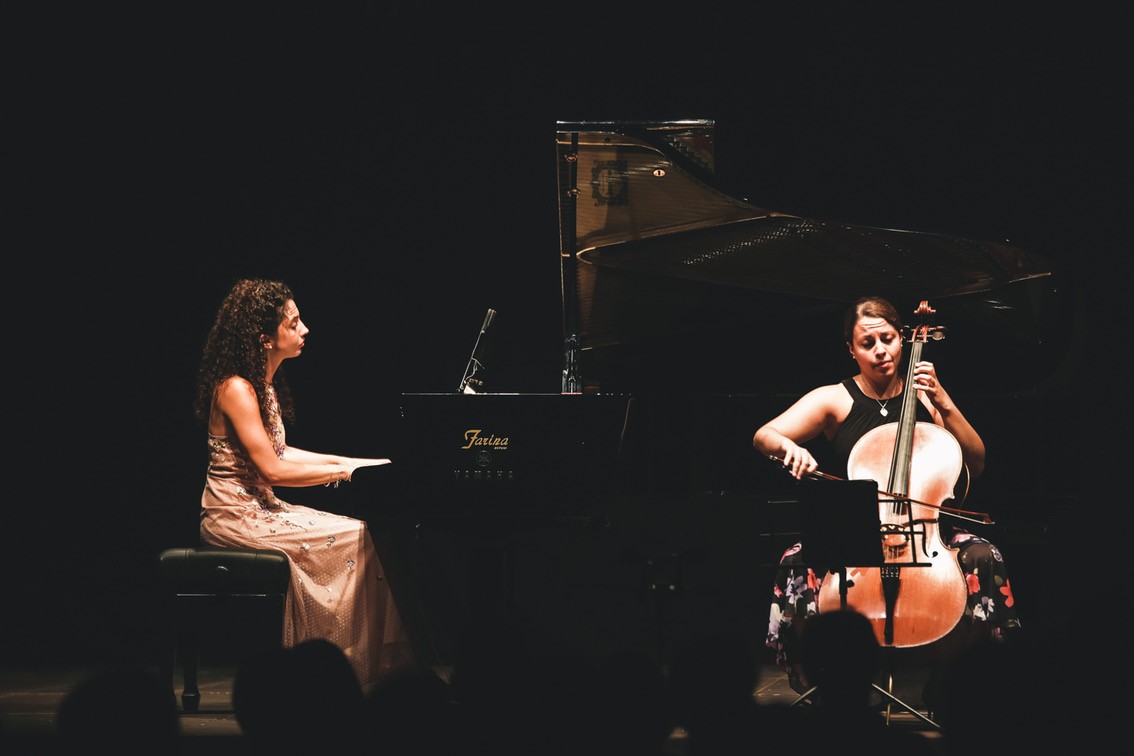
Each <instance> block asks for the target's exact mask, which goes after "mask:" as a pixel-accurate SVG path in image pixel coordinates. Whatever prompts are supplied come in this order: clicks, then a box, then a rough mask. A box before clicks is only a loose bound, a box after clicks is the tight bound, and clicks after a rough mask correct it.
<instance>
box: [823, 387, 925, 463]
mask: <svg viewBox="0 0 1134 756" xmlns="http://www.w3.org/2000/svg"><path fill="white" fill-rule="evenodd" d="M842 385H843V388H845V389H846V390H847V393H849V394H850V395H851V399H853V400H854V404H853V405H851V410H850V412H849V413H848V414H847V419H846V420H844V421H843V424H842V425H840V426H839V429H838V430H837V431H835V435H834V436H832V437H831V455H830V460H829V461H830V463H831V466H830V467H829V468H828V469H830V470H831V471H832V472H831V474H832V475H838V476H840V477H844V478H845V477H846V475H847V460H849V459H850V453H851V449H853V448H854V445H855V444H857V443H858V440H859V439H860V438H862V437H863V436H864V435H866V433H867V431H870V430H873V429H874V428H877V427H878V426H879V425H885V424H886V423H896V422H898V417H899V415H901V414H902V402H903V401H905V400H904V398H903V397H904V396H905V393H906V387H905V385H904V383H903V385H902V393H900V394H897V395H895V396H894V397H892V398H890V399H887V400H886V412H887V413H888V414H886V415H883V414H882V413H881V412H879V410H880V409H881V407H880V406H879V404H878V401H877V400H876V399H871V398H870V397H869V396H867V395H866V394H864V393H862V389H860V388H859V387H858V384H857V383H855V382H854V379H853V378H847V379H846V380H845V381H843V382H842ZM914 404H915V406H916V407H917V419H918V421H924V422H927V423H931V422H933V417H932V416H931V415H930V414H929V410H927V409H926V408H925V405H924V404H922V403H921V402H920V401H918V402H915V403H914ZM823 465H824V467H825V468H826V467H827V460H824V462H823ZM836 470H837V472H835V471H836Z"/></svg>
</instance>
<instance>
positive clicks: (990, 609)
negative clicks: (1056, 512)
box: [752, 296, 1020, 693]
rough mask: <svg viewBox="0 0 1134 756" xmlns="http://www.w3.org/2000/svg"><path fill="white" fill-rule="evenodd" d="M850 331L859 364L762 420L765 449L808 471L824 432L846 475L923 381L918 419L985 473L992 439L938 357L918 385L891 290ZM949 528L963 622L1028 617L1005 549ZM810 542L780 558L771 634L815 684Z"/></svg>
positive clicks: (793, 679) (790, 666) (972, 474)
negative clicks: (857, 452) (860, 447)
mask: <svg viewBox="0 0 1134 756" xmlns="http://www.w3.org/2000/svg"><path fill="white" fill-rule="evenodd" d="M843 336H844V339H845V342H846V346H847V349H848V351H849V352H850V356H851V358H852V359H853V360H854V361H855V363H856V364H857V367H858V373H857V374H856V375H854V376H853V377H851V378H847V379H845V380H842V381H840V382H838V383H833V384H829V385H825V386H819V387H818V388H815V389H812V390H811V391H809V392H808V393H806V394H804V395H803V396H802V397H800V398H799V399H798V400H796V401H795V403H794V404H792V405H791V406H790V407H788V408H787V409H786V410H784V411H783V412H782V413H781V414H779V415H777V416H776V417H774V418H772V419H771V420H769V421H768V422H767V423H765V424H764V425H762V426H760V428H759V429H758V430H757V431H756V433H755V434H754V435H753V437H752V444H753V446H754V447H755V448H756V450H757V451H758V452H760V453H761V454H762V455H764V456H767V457H773V458H776V459H778V460H780V461H781V462H782V464H783V466H784V468H785V469H786V470H787V472H789V473H790V474H791V475H792V476H793V477H795V478H802V477H804V476H806V475H809V474H813V473H816V472H817V471H820V462H819V461H818V460H816V458H815V457H814V456H813V454H812V452H811V450H809V449H808V448H807V446H806V445H807V444H808V442H810V441H812V440H814V439H817V438H818V437H819V436H820V435H822V436H823V437H824V438H825V439H826V440H827V442H829V443H828V444H827V445H826V448H827V449H828V453H829V457H828V458H826V459H824V460H823V461H822V473H826V474H830V475H834V476H838V477H843V478H845V477H846V473H847V461H848V458H849V456H850V454H851V450H852V449H853V448H854V446H855V444H856V443H857V442H858V440H859V439H860V438H862V436H863V435H864V434H865V433H867V432H868V431H870V430H871V429H873V428H876V427H878V426H880V425H883V424H885V423H892V422H897V420H898V415H899V412H898V408H900V407H901V406H902V401H903V392H904V391H906V390H907V389H913V390H916V391H917V393H918V400H919V401H917V402H916V403H915V404H916V407H917V419H918V420H919V421H926V422H932V423H934V424H936V425H938V426H941V427H943V428H945V429H946V430H947V431H949V432H950V433H952V435H953V436H954V437H955V438H956V439H957V442H958V443H959V444H960V447H961V455H962V458H963V461H964V464H965V467H966V469H967V471H968V478H969V480H972V479H975V478H976V477H977V476H979V475H980V474H981V472H982V471H983V470H984V457H985V449H984V442H983V441H982V440H981V437H980V435H979V434H978V433H977V432H976V430H975V429H974V428H973V427H972V425H971V424H970V423H969V421H968V420H967V419H966V418H965V415H964V414H963V413H962V412H961V410H960V408H959V407H957V405H956V404H955V403H954V402H953V399H952V397H951V396H950V395H949V393H948V392H947V391H946V390H945V388H944V387H943V386H942V385H941V382H940V381H939V380H938V377H937V368H936V367H935V366H934V364H933V363H932V362H930V361H927V360H925V361H921V362H918V363H917V364H916V365H914V368H913V372H912V376H913V382H914V385H913V386H911V387H907V386H905V385H904V383H905V380H904V378H903V376H902V371H901V370H900V367H901V361H902V319H901V316H900V315H899V314H898V311H897V310H896V309H895V307H894V306H893V305H892V304H891V303H890V302H889V301H887V300H885V299H883V298H881V297H874V296H871V297H863V298H862V299H859V300H858V301H857V302H855V303H854V304H853V305H852V306H851V307H849V308H848V309H847V312H846V316H845V317H844V321H843ZM945 519H946V518H942V525H943V526H945V524H946V523H945ZM942 538H944V539H945V540H946V541H947V543H948V545H949V546H950V547H951V548H953V549H956V550H957V560H958V562H959V563H960V567H961V573H962V575H963V579H964V580H965V583H966V587H967V590H968V599H967V603H966V607H965V610H964V616H963V617H962V618H961V622H962V623H966V624H967V625H968V626H969V628H970V629H971V630H972V631H973V637H981V636H986V637H987V638H989V639H991V640H993V641H1003V640H1004V639H1005V638H1006V636H1007V634H1008V631H1009V629H1010V628H1018V627H1020V619H1019V614H1018V612H1017V609H1016V605H1015V601H1014V599H1013V597H1012V590H1011V584H1010V583H1009V581H1008V570H1007V567H1006V565H1005V563H1004V559H1003V557H1002V556H1001V553H1000V550H999V549H997V548H996V546H995V545H994V544H992V543H990V542H989V541H988V540H986V539H984V538H981V537H979V536H977V535H974V534H972V533H970V532H967V531H965V530H963V529H961V528H959V527H956V526H955V525H953V526H951V527H947V528H946V529H944V530H943V532H942ZM803 548H804V547H803V544H801V543H795V544H793V545H792V546H791V547H790V548H788V549H787V550H786V551H785V552H784V554H783V556H782V557H781V559H780V568H779V570H778V571H777V574H776V580H775V584H774V586H773V598H772V605H771V611H770V613H769V618H768V634H767V636H766V639H765V643H766V645H767V646H768V647H769V648H771V649H772V650H774V651H775V652H776V664H777V665H778V666H779V667H780V668H781V669H783V670H784V672H786V673H787V675H788V680H789V682H790V683H791V686H792V688H793V689H795V690H796V691H798V692H800V693H802V692H804V691H806V690H807V687H808V686H807V684H806V682H805V681H803V680H802V679H800V661H799V659H798V658H797V657H798V650H799V645H798V644H799V633H800V631H801V626H802V624H803V623H804V622H805V620H806V618H807V617H808V616H810V615H814V614H816V613H817V612H818V611H819V604H818V596H819V586H820V583H821V580H822V578H823V575H820V574H817V573H816V572H815V570H813V569H812V567H811V566H804V565H806V557H805V553H804V551H803Z"/></svg>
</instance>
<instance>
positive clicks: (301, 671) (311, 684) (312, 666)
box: [232, 639, 364, 753]
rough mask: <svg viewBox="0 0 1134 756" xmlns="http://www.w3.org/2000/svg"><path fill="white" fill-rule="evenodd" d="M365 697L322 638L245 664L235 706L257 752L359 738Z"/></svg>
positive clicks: (234, 697) (343, 659)
mask: <svg viewBox="0 0 1134 756" xmlns="http://www.w3.org/2000/svg"><path fill="white" fill-rule="evenodd" d="M363 700H364V696H363V692H362V686H361V684H360V683H359V681H358V677H357V675H356V674H355V672H354V669H353V667H351V664H350V660H349V659H347V657H346V654H345V653H344V652H343V650H342V649H341V648H339V647H338V646H337V645H335V644H334V643H332V642H330V641H327V640H323V639H311V640H306V641H303V642H302V643H299V644H297V645H295V646H293V647H291V648H275V649H271V650H269V651H265V652H263V653H260V654H258V655H256V656H254V657H252V658H250V659H248V660H246V661H245V662H244V663H242V664H241V665H240V667H238V668H237V670H236V678H235V680H234V681H233V689H232V706H233V712H234V714H235V716H236V721H237V723H238V724H239V725H240V730H241V732H242V733H243V734H244V735H245V737H246V738H247V740H248V741H249V744H250V748H251V750H252V751H253V752H254V753H263V752H273V753H275V752H276V751H277V750H278V749H280V748H285V749H289V750H290V749H294V748H298V747H307V746H318V745H324V746H325V745H326V743H327V738H328V737H329V735H330V734H332V733H333V734H334V736H335V737H336V738H345V737H347V736H350V737H352V738H353V737H354V736H355V735H356V734H357V733H358V732H359V731H360V730H361V725H362V711H363Z"/></svg>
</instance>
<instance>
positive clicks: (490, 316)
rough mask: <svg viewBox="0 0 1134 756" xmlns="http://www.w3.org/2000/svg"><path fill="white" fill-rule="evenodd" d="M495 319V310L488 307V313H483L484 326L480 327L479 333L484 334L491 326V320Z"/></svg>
mask: <svg viewBox="0 0 1134 756" xmlns="http://www.w3.org/2000/svg"><path fill="white" fill-rule="evenodd" d="M495 317H496V310H494V309H492V308H491V307H489V308H488V312H486V313H484V325H482V326H481V327H480V332H481V333H484V332H485V331H487V330H488V327H489V326H490V325H492V319H493V318H495Z"/></svg>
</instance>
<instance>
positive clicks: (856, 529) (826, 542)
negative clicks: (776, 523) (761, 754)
mask: <svg viewBox="0 0 1134 756" xmlns="http://www.w3.org/2000/svg"><path fill="white" fill-rule="evenodd" d="M800 491H801V494H800V497H799V516H800V533H801V536H802V541H801V542H802V543H803V544H805V546H804V548H805V553H806V554H807V563H808V565H809V566H811V568H812V569H813V570H815V572H816V573H819V574H823V573H826V572H834V573H838V576H839V606H840V608H843V609H845V608H846V607H847V568H848V567H883V566H885V564H886V561H885V556H884V554H883V551H882V538H881V530H882V522H881V519H880V518H879V513H878V484H877V483H876V482H875V481H873V480H831V479H828V478H819V479H811V478H806V479H804V480H801V481H800ZM871 686H872V687H873V688H874V689H875V690H876V691H878V692H879V693H881V694H882V696H883V697H884V698H885V699H886V700H888V701H890V702H892V703H895V704H897V705H898V706H901V707H902V708H903V709H905V710H906V711H908V712H909V713H910V714H913V715H914V716H915V717H918V718H919V719H921V720H922V721H924V722H926V723H927V724H929V725H932V726H933V727H937V726H938V725H937V723H936V722H934V721H933V720H932V719H930V718H928V717H926V716H925V715H924V714H922V713H921V712H919V711H918V710H917V709H915V708H914V707H912V706H910V705H909V704H907V703H906V702H905V701H902V700H901V699H900V698H898V697H897V696H895V695H894V694H893V693H891V692H890V691H888V690H886V689H885V688H883V687H881V686H880V685H878V684H876V683H871ZM815 690H816V686H812V687H811V688H809V689H808V690H806V691H805V692H804V693H802V694H801V695H800V696H799V698H797V699H796V700H795V701H793V702H792V703H791V704H790V705H791V706H795V705H797V704H800V703H802V702H803V701H805V700H807V699H809V698H810V697H811V694H813V693H814V692H815ZM888 719H889V717H888V716H887V720H888Z"/></svg>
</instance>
